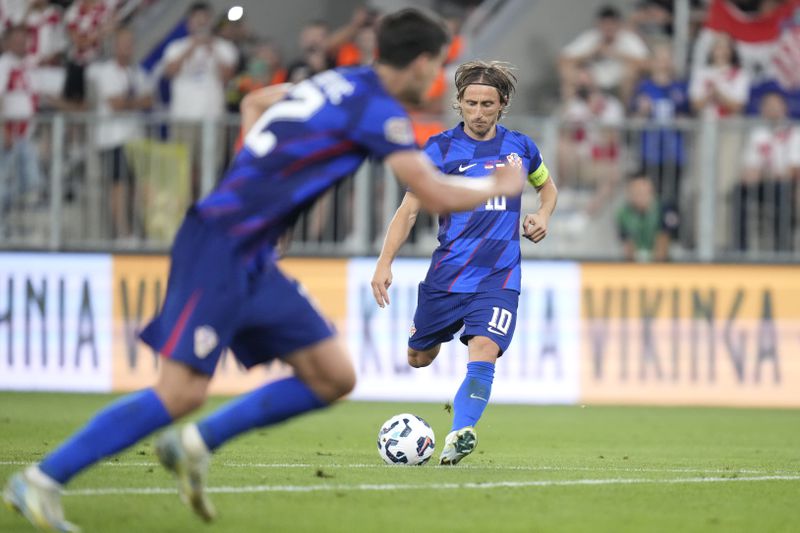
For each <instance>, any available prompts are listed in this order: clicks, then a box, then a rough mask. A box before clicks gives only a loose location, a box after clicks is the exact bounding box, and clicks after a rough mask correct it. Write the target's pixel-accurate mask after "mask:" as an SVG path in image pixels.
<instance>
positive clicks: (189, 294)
mask: <svg viewBox="0 0 800 533" xmlns="http://www.w3.org/2000/svg"><path fill="white" fill-rule="evenodd" d="M333 335H334V329H333V326H332V325H331V324H330V323H329V322H328V321H327V320H325V318H323V317H322V315H320V313H319V312H318V311H317V310H316V309H315V307H314V306H313V305H312V304H311V303H310V302H309V300H308V298H307V297H306V296H305V294H304V292H303V290H302V288H301V287H300V285H299V284H298V283H297V282H296V281H294V280H291V279H288V278H287V277H286V276H284V275H283V273H282V272H281V271H280V269H278V267H277V265H275V264H274V263H272V262H268V264H266V265H265V266H264V267H262V268H260V269H259V270H258V271H257V272H253V271H249V270H248V269H246V268H245V263H244V260H243V259H242V258H241V256H240V255H239V254H237V253H236V252H235V251H234V249H233V246H232V245H231V243H230V241H229V239H228V238H227V237H226V235H225V234H224V233H222V232H221V231H219V230H218V229H216V228H214V227H212V226H209V225H207V224H206V223H204V222H203V221H202V220H201V219H200V218H198V216H197V215H196V214H194V213H193V212H192V211H190V212H189V214H188V215H187V217H186V219H185V220H184V222H183V224H182V225H181V228H180V230H179V231H178V235H177V236H176V237H175V243H174V244H173V246H172V254H171V264H170V271H169V281H168V283H167V295H166V298H165V300H164V306H163V307H162V308H161V311H160V312H159V314H158V315H157V316H156V317H155V318H154V319H153V320H152V321H151V322H150V324H148V325H147V327H146V328H145V329H144V331H142V333H141V339H142V341H144V342H145V343H146V344H148V345H149V346H150V347H152V348H153V349H154V350H156V351H158V352H159V353H160V354H161V355H162V357H167V358H170V359H173V360H175V361H180V362H182V363H185V364H187V365H189V366H190V367H192V368H194V369H196V370H198V371H199V372H202V373H204V374H207V375H212V374H213V373H214V369H215V368H216V366H217V361H218V360H219V357H220V355H221V353H222V350H223V349H224V348H227V347H230V348H231V350H232V351H233V353H234V355H235V356H236V358H237V359H238V360H239V361H240V362H241V363H242V364H243V365H244V366H246V367H247V368H250V367H251V366H254V365H257V364H260V363H267V362H269V361H271V360H273V359H275V358H277V357H282V356H285V355H289V354H291V353H293V352H295V351H297V350H299V349H302V348H305V347H307V346H311V345H312V344H316V343H318V342H320V341H322V340H324V339H327V338H329V337H331V336H333Z"/></svg>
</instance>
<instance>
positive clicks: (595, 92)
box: [558, 67, 625, 229]
mask: <svg viewBox="0 0 800 533" xmlns="http://www.w3.org/2000/svg"><path fill="white" fill-rule="evenodd" d="M592 72H593V71H592V70H590V69H589V68H587V67H579V68H578V69H577V71H576V74H575V78H574V82H575V85H573V86H569V87H568V88H567V91H568V92H566V93H565V97H566V101H565V102H564V104H563V107H562V109H561V119H562V121H563V122H564V127H565V129H564V130H563V131H562V132H561V135H560V138H559V144H558V168H559V171H558V176H559V177H560V179H562V180H563V184H564V185H566V186H567V187H571V188H573V189H575V188H588V189H590V190H592V191H593V192H592V197H591V199H590V200H589V202H588V205H587V206H586V211H587V212H588V215H589V216H594V215H596V214H598V213H599V212H600V210H601V209H602V208H603V207H604V206H605V205H606V204H607V202H608V200H609V199H610V198H611V195H612V193H613V190H614V188H615V187H616V186H617V185H618V184H619V181H620V179H621V169H620V154H619V152H620V135H619V128H620V127H621V125H622V122H623V120H624V117H625V112H624V108H623V106H622V103H621V102H620V101H619V100H618V99H617V98H616V97H614V96H612V95H609V94H605V93H604V92H603V91H602V90H600V88H599V87H597V85H596V83H595V82H594V77H593V75H592ZM583 221H584V222H585V220H583ZM579 222H581V219H576V222H575V225H576V229H580V226H581V225H585V224H580V223H579Z"/></svg>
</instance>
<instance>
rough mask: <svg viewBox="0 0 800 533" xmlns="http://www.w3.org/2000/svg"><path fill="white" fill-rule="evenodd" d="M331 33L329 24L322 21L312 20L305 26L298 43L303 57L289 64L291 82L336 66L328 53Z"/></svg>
mask: <svg viewBox="0 0 800 533" xmlns="http://www.w3.org/2000/svg"><path fill="white" fill-rule="evenodd" d="M329 34H330V31H329V29H328V25H327V24H326V23H325V22H322V21H318V20H316V21H312V22H309V23H308V24H306V25H305V26H304V27H303V29H302V30H301V31H300V36H299V43H298V44H299V46H300V54H301V57H300V58H299V59H297V60H295V61H294V62H292V64H291V65H289V73H288V80H289V81H290V82H292V83H297V82H298V81H302V80H305V79H307V78H310V77H311V76H313V75H314V74H317V73H318V72H322V71H323V70H328V69H329V68H332V67H334V66H336V64H335V63H334V61H333V60H332V59H331V57H330V56H329V55H328V48H329V47H328V39H329Z"/></svg>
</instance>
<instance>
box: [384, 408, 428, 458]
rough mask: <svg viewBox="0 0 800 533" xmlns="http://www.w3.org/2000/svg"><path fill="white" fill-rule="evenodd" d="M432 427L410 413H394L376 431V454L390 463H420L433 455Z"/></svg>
mask: <svg viewBox="0 0 800 533" xmlns="http://www.w3.org/2000/svg"><path fill="white" fill-rule="evenodd" d="M434 446H435V439H434V435H433V429H432V428H431V426H430V425H428V423H427V422H425V420H423V419H422V418H420V417H418V416H417V415H412V414H410V413H402V414H399V415H395V416H393V417H392V418H390V419H389V420H387V421H386V422H384V424H383V425H382V426H381V429H380V431H379V432H378V454H379V455H380V456H381V458H382V459H383V460H384V461H386V462H387V463H388V464H390V465H422V464H425V463H426V462H427V461H428V459H430V458H431V456H432V455H433V448H434Z"/></svg>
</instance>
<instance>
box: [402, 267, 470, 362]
mask: <svg viewBox="0 0 800 533" xmlns="http://www.w3.org/2000/svg"><path fill="white" fill-rule="evenodd" d="M462 300H464V297H463V295H461V294H457V293H455V294H454V293H448V292H446V291H439V290H436V289H432V288H430V287H429V286H427V285H426V284H425V283H420V284H419V289H418V291H417V309H416V311H414V320H413V322H412V323H411V331H410V332H409V336H408V364H409V365H411V366H412V367H414V368H422V367H425V366H428V365H430V364H431V363H433V361H434V359H436V356H437V355H439V350H440V349H441V347H442V344H443V343H445V342H448V341H450V340H452V339H453V335H454V334H455V333H456V332H457V331H458V330H459V329H461V326H462V325H463V322H462V321H461V319H462V316H461V312H462V310H461V308H462V304H463V302H462Z"/></svg>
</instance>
